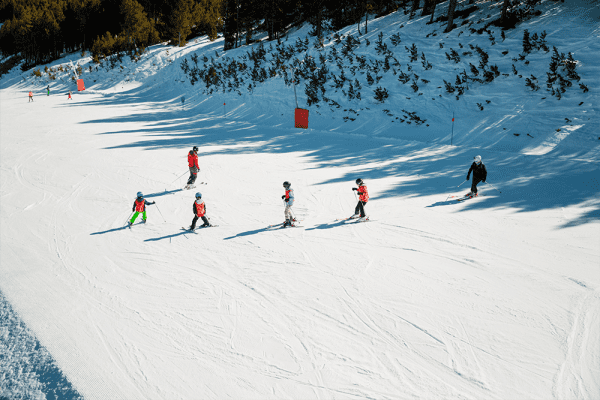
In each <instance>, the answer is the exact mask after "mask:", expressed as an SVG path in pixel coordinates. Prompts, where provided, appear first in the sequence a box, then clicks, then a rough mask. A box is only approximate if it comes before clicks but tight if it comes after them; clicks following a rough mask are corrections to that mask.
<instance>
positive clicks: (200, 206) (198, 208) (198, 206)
mask: <svg viewBox="0 0 600 400" xmlns="http://www.w3.org/2000/svg"><path fill="white" fill-rule="evenodd" d="M194 207H196V215H197V216H198V217H204V214H206V207H205V206H204V201H202V203H200V204H198V203H197V202H194Z"/></svg>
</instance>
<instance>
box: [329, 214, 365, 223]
mask: <svg viewBox="0 0 600 400" xmlns="http://www.w3.org/2000/svg"><path fill="white" fill-rule="evenodd" d="M350 220H356V222H367V221H370V219H369V216H368V215H365V216H364V217H357V216H355V215H352V216H350V217H348V218H338V219H336V221H350Z"/></svg>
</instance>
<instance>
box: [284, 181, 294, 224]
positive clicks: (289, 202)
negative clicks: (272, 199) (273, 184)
mask: <svg viewBox="0 0 600 400" xmlns="http://www.w3.org/2000/svg"><path fill="white" fill-rule="evenodd" d="M283 188H284V189H285V194H284V195H283V196H281V198H282V199H283V200H284V201H285V210H284V211H283V215H284V216H285V222H284V223H283V227H284V228H285V227H286V226H294V222H296V219H295V218H294V217H293V216H292V206H293V205H294V189H292V184H291V183H289V182H288V181H285V182H283Z"/></svg>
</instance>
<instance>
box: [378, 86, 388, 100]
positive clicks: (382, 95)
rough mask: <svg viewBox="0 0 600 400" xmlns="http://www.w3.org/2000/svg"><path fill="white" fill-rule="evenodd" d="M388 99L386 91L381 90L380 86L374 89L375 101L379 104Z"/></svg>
mask: <svg viewBox="0 0 600 400" xmlns="http://www.w3.org/2000/svg"><path fill="white" fill-rule="evenodd" d="M388 97H389V93H388V91H387V89H385V88H382V87H381V86H379V87H377V89H375V100H376V101H378V102H380V103H384V102H385V99H387V98H388Z"/></svg>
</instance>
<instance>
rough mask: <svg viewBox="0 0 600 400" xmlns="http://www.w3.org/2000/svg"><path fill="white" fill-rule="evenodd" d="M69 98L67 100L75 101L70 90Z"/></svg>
mask: <svg viewBox="0 0 600 400" xmlns="http://www.w3.org/2000/svg"><path fill="white" fill-rule="evenodd" d="M68 94H69V97H68V98H67V100H73V98H72V97H71V91H70V90H69V93H68Z"/></svg>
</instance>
